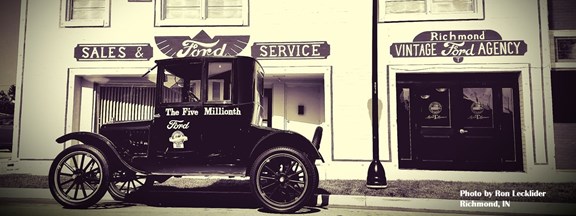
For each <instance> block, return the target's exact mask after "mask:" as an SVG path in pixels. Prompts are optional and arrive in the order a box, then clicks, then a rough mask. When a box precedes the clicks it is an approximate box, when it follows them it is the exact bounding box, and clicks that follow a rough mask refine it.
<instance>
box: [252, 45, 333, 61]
mask: <svg viewBox="0 0 576 216" xmlns="http://www.w3.org/2000/svg"><path fill="white" fill-rule="evenodd" d="M329 55H330V44H328V43H327V42H326V41H311V42H306V41H305V42H257V43H254V45H252V57H254V58H257V59H325V58H327V57H328V56H329Z"/></svg>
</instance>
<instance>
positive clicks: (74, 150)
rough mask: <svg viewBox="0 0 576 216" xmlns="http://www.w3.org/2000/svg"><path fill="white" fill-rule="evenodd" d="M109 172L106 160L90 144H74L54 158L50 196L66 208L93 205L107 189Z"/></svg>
mask: <svg viewBox="0 0 576 216" xmlns="http://www.w3.org/2000/svg"><path fill="white" fill-rule="evenodd" d="M109 179H110V172H109V168H108V162H107V161H106V157H104V155H103V154H102V152H100V150H98V149H96V148H94V147H92V146H89V145H81V144H80V145H74V146H71V147H69V148H67V149H64V151H62V152H61V153H60V154H58V155H57V156H56V158H55V159H54V161H53V162H52V165H51V166H50V173H49V174H48V184H49V187H50V193H52V196H53V197H54V199H56V201H57V202H58V203H60V204H61V205H62V206H64V207H65V208H87V207H90V206H92V205H94V204H96V203H97V202H98V201H100V199H102V197H103V196H104V194H105V193H106V189H107V188H108V187H107V186H108V184H109V181H110V180H109Z"/></svg>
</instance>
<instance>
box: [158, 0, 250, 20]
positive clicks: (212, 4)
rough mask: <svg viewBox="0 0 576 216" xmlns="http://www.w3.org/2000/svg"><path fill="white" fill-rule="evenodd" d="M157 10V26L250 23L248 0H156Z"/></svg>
mask: <svg viewBox="0 0 576 216" xmlns="http://www.w3.org/2000/svg"><path fill="white" fill-rule="evenodd" d="M156 11H157V13H156V26H210V25H236V26H241V25H247V24H248V0H156Z"/></svg>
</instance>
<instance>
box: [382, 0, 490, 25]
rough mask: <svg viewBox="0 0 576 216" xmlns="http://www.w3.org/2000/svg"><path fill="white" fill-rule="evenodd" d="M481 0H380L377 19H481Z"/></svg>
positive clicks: (386, 20) (383, 20)
mask: <svg viewBox="0 0 576 216" xmlns="http://www.w3.org/2000/svg"><path fill="white" fill-rule="evenodd" d="M483 3H484V2H483V0H380V2H379V13H380V14H379V21H380V22H401V21H424V20H461V19H482V18H483V17H484V11H483V8H484V7H483Z"/></svg>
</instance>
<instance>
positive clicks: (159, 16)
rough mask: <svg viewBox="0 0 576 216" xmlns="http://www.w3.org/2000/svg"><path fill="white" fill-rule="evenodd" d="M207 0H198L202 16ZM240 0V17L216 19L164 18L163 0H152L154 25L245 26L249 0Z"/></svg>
mask: <svg viewBox="0 0 576 216" xmlns="http://www.w3.org/2000/svg"><path fill="white" fill-rule="evenodd" d="M207 1H208V0H200V2H201V3H200V5H201V6H200V7H201V11H202V13H203V16H205V15H206V14H207V9H206V2H207ZM241 1H242V17H241V18H237V19H217V18H212V19H211V18H203V19H165V18H164V17H165V14H164V11H165V8H164V2H165V0H154V7H155V12H154V26H155V27H172V26H247V25H248V8H249V4H248V3H249V0H241Z"/></svg>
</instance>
